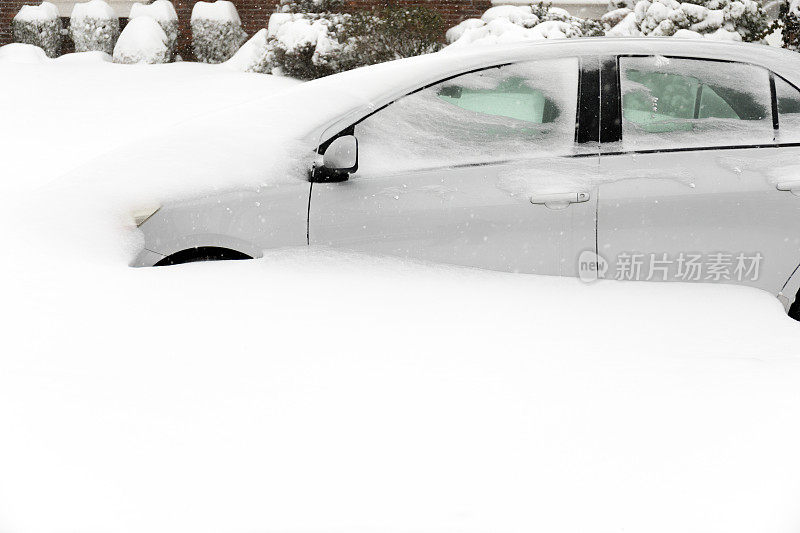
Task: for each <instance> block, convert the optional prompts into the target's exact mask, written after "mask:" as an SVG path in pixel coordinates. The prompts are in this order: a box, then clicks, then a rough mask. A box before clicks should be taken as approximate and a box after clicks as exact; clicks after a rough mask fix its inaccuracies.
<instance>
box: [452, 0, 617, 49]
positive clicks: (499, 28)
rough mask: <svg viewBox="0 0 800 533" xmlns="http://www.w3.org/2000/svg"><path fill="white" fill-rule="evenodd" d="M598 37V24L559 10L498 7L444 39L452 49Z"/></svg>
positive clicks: (453, 31) (463, 25)
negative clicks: (539, 40) (529, 41)
mask: <svg viewBox="0 0 800 533" xmlns="http://www.w3.org/2000/svg"><path fill="white" fill-rule="evenodd" d="M598 35H602V27H601V26H600V24H599V23H597V22H595V21H592V20H587V19H581V18H579V17H573V16H572V15H570V14H569V13H568V12H567V11H566V10H564V9H561V8H552V7H551V8H548V7H545V6H542V5H533V6H513V5H500V6H494V7H491V8H489V9H488V10H486V12H485V13H484V14H483V15H482V16H481V18H479V19H467V20H465V21H463V22H461V23H460V24H458V25H457V26H454V27H452V28H450V29H449V30H447V34H446V39H447V42H448V43H450V46H451V47H454V48H459V47H462V46H468V45H486V44H505V43H512V42H519V41H527V40H538V39H563V38H566V37H594V36H598Z"/></svg>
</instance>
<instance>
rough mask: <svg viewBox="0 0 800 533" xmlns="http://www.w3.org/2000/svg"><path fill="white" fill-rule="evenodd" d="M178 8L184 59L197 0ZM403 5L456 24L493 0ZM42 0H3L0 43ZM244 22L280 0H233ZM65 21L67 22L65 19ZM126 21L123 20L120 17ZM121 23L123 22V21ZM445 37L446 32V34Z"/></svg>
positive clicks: (252, 23)
mask: <svg viewBox="0 0 800 533" xmlns="http://www.w3.org/2000/svg"><path fill="white" fill-rule="evenodd" d="M172 1H173V3H174V4H175V10H176V11H177V12H178V20H179V24H180V38H179V41H178V48H179V51H180V53H181V55H182V56H183V57H184V59H192V54H191V34H192V31H191V27H190V25H189V19H190V17H191V15H192V6H194V4H195V0H172ZM394 1H395V2H396V3H398V4H400V5H408V6H427V7H432V8H434V9H436V10H437V11H439V12H440V13H441V14H442V17H443V18H444V21H445V24H446V26H447V27H450V26H454V25H456V24H458V23H459V22H461V21H462V20H464V19H467V18H470V17H478V16H480V15H481V13H483V12H484V11H486V10H487V9H489V7H491V2H490V0H437V1H436V2H430V1H425V0H394ZM37 3H39V0H27V1H26V0H0V45H3V44H7V43H10V42H11V19H13V18H14V15H16V14H17V12H18V11H19V9H20V7H22V5H23V4H37ZM233 3H234V4H236V9H237V10H238V11H239V16H240V17H241V19H242V24H243V25H244V29H245V31H246V32H247V34H248V35H253V34H254V33H255V32H257V31H258V30H259V29H261V28H265V27H266V26H267V21H268V20H269V16H270V15H271V14H272V13H274V12H275V5H276V4H277V0H233ZM378 3H379V0H348V2H347V5H348V8H349V9H360V8H369V7H372V6H374V5H376V4H378ZM65 22H68V21H67V20H66V19H65ZM120 22H122V23H123V24H124V20H122V21H120ZM121 26H122V24H121ZM65 27H66V24H65ZM443 37H444V36H443ZM64 45H65V46H64V52H67V51H69V50H71V48H72V47H71V43H69V42H65V43H64Z"/></svg>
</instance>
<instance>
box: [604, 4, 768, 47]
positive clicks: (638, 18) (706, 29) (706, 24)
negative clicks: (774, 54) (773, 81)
mask: <svg viewBox="0 0 800 533" xmlns="http://www.w3.org/2000/svg"><path fill="white" fill-rule="evenodd" d="M611 7H612V8H613V9H612V10H611V11H609V12H608V13H606V14H605V15H603V17H602V19H601V20H602V22H603V25H604V27H605V29H606V35H608V36H612V37H626V36H642V35H645V36H653V37H663V36H671V35H674V36H676V37H701V36H702V37H709V38H713V39H722V40H734V41H759V40H761V39H763V38H764V36H765V35H766V34H767V31H768V29H769V25H768V21H767V14H766V12H765V11H764V9H763V7H762V6H761V4H760V3H759V2H757V1H756V0H693V1H690V2H679V1H678V0H611Z"/></svg>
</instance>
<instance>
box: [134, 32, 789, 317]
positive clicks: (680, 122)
mask: <svg viewBox="0 0 800 533" xmlns="http://www.w3.org/2000/svg"><path fill="white" fill-rule="evenodd" d="M798 87H800V56H798V55H797V54H796V53H790V52H787V51H784V50H780V49H774V48H769V47H766V46H760V45H753V44H738V43H728V42H712V41H693V40H681V39H652V38H651V39H603V38H601V39H575V40H560V41H545V42H535V43H527V44H520V45H513V46H508V47H486V48H479V49H476V50H470V51H467V52H443V53H437V54H431V55H428V56H423V57H418V58H412V59H406V60H401V61H397V62H391V63H386V64H382V65H376V66H373V67H367V68H363V69H357V70H355V71H351V72H346V73H342V74H338V75H335V76H330V77H328V78H324V79H321V80H317V81H314V82H310V83H307V84H303V85H301V86H298V88H297V91H298V95H300V96H298V97H297V99H296V102H295V104H294V105H296V106H297V105H299V106H301V107H302V106H303V105H304V104H303V102H304V101H303V98H306V99H307V100H308V102H307V104H308V105H309V106H311V105H319V102H312V101H311V99H312V98H311V97H312V95H316V96H315V98H317V99H318V98H319V95H320V94H324V95H326V100H325V102H324V109H327V110H329V111H330V112H329V113H327V114H326V113H307V114H306V115H305V118H303V119H302V120H304V121H305V122H304V123H303V124H302V131H304V132H305V133H304V134H302V135H299V136H297V139H295V140H296V141H299V142H300V144H301V145H302V146H303V147H304V149H305V150H307V151H308V152H309V153H310V152H314V153H316V156H315V157H316V160H315V162H314V163H313V164H309V165H308V167H309V168H306V169H304V170H303V171H302V176H301V175H298V176H297V179H295V180H294V181H289V182H285V181H284V182H281V183H279V184H275V185H274V186H264V187H260V188H259V189H258V190H257V191H256V190H247V191H244V190H232V191H227V192H221V193H219V194H214V195H212V196H204V197H202V198H195V199H191V200H186V201H181V202H175V203H170V204H167V205H164V206H162V207H161V208H160V209H158V210H157V211H155V210H154V209H150V210H147V211H146V212H143V213H141V214H140V217H139V219H138V222H139V223H140V228H141V230H142V232H143V233H144V236H145V249H144V250H143V251H142V253H141V254H140V255H139V256H138V257H137V259H136V260H135V262H134V264H135V265H136V266H152V265H170V264H177V263H185V262H191V261H199V260H216V259H241V258H252V257H258V256H260V255H261V254H262V252H263V250H265V249H269V248H276V247H286V246H301V245H323V246H329V247H334V248H341V249H346V250H353V251H359V252H368V253H379V254H390V255H396V256H403V257H409V258H415V259H420V260H429V261H438V262H445V263H452V264H459V265H468V266H473V267H479V268H486V269H495V270H503V271H510V272H526V273H537V274H548V275H562V276H580V277H581V278H582V279H596V278H599V277H606V278H616V279H630V280H636V279H641V280H669V281H706V282H728V283H741V284H745V285H750V286H755V287H759V288H762V289H765V290H767V291H770V292H771V293H773V294H777V295H778V297H779V298H780V299H781V301H782V303H783V304H784V306H785V307H786V309H787V310H789V308H790V306H791V304H792V303H793V302H794V300H795V296H796V294H797V291H798V287H800V274H796V271H797V270H798V264H800V159H798V157H800V90H798ZM312 89H313V90H312ZM303 94H305V95H308V96H302V95H303ZM309 117H310V118H309ZM790 313H791V314H792V315H793V316H795V317H796V316H798V314H799V313H800V310H798V309H797V307H796V306H795V307H792V309H791V311H790Z"/></svg>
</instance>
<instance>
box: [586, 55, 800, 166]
mask: <svg viewBox="0 0 800 533" xmlns="http://www.w3.org/2000/svg"><path fill="white" fill-rule="evenodd" d="M656 55H662V57H666V58H669V59H688V60H694V61H709V62H712V63H729V64H736V65H749V66H751V67H756V68H760V69H763V70H766V71H767V74H768V75H769V87H770V108H771V114H772V128H773V131H774V135H773V142H772V143H771V144H763V143H756V144H749V145H738V144H737V145H732V146H693V147H684V148H653V149H644V150H618V151H615V152H605V153H602V151H601V155H621V154H653V153H663V152H687V151H704V150H734V149H747V148H771V147H775V148H780V147H792V146H800V143H778V142H777V133H778V131H779V129H780V120H779V115H778V101H777V91H776V88H775V77H778V78H780V79H781V80H782V81H784V82H785V83H787V84H788V85H789V86H790V87H792V88H793V89H795V90H796V91H798V92H800V88H798V87H797V85H795V84H794V83H792V82H790V81H789V80H787V79H786V78H784V77H783V76H781V75H780V74H778V73H777V72H775V71H773V70H772V69H769V68H767V67H765V66H763V65H759V64H756V63H751V62H748V61H735V60H731V59H720V58H706V57H690V56H681V55H669V54H615V55H614V56H613V57H614V60H613V64H615V66H616V78H617V87H616V91H617V92H616V98H618V99H619V107H618V109H617V112H616V116H612V118H611V119H610V120H614V119H617V120H618V121H619V125H620V128H619V137H616V138H612V139H611V140H601V145H602V144H603V143H613V142H621V141H622V85H621V83H620V78H621V75H622V74H621V73H622V69H621V68H620V65H619V60H620V58H622V57H655V56H656ZM609 57H610V56H609ZM601 61H602V58H601ZM609 62H610V61H609ZM603 94H605V92H603V93H601V98H602V95H603ZM601 124H603V127H604V128H607V127H608V125H607V124H608V122H607V121H606V118H604V117H602V116H601Z"/></svg>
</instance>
